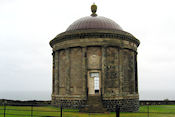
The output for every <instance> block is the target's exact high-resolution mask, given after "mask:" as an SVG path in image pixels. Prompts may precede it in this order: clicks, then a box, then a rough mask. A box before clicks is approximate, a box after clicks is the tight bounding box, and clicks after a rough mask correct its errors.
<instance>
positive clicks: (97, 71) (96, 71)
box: [87, 70, 101, 95]
mask: <svg viewBox="0 0 175 117" xmlns="http://www.w3.org/2000/svg"><path fill="white" fill-rule="evenodd" d="M90 73H99V93H95V89H94V94H89V82H90V78H91V77H90ZM87 74H88V80H87V81H88V82H87V88H88V95H100V94H101V70H88V72H87ZM93 83H94V80H93Z"/></svg>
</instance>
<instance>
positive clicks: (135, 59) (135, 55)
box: [134, 52, 138, 93]
mask: <svg viewBox="0 0 175 117" xmlns="http://www.w3.org/2000/svg"><path fill="white" fill-rule="evenodd" d="M134 64H135V65H134V66H135V92H136V93H138V72H137V70H138V68H137V52H135V53H134Z"/></svg>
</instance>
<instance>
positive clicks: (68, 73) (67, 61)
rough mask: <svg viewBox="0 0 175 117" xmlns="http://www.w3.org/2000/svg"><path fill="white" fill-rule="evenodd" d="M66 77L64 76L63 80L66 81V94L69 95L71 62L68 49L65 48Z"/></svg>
mask: <svg viewBox="0 0 175 117" xmlns="http://www.w3.org/2000/svg"><path fill="white" fill-rule="evenodd" d="M65 51H66V60H65V61H66V63H67V66H66V68H67V69H66V75H65V79H66V94H67V95H69V94H70V65H71V63H70V62H71V61H70V48H67V49H66V50H65Z"/></svg>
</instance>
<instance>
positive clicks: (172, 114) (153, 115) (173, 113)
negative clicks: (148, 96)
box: [0, 105, 175, 117]
mask: <svg viewBox="0 0 175 117" xmlns="http://www.w3.org/2000/svg"><path fill="white" fill-rule="evenodd" d="M3 109H4V107H3V106H0V113H1V115H0V117H4V115H2V114H3V113H4V110H3ZM6 109H7V110H6V117H25V115H28V117H30V115H31V114H33V115H39V116H41V117H47V116H60V112H58V111H60V109H59V108H55V107H33V108H31V107H29V106H23V107H17V106H7V107H6ZM31 110H33V113H31ZM49 111H53V112H49ZM147 112H148V107H147V106H141V107H140V109H139V112H138V113H121V114H120V117H148V113H147ZM8 114H9V115H8ZM14 114H18V115H14ZM26 117H27V116H26ZM63 117H115V113H114V112H112V113H103V114H94V113H80V112H78V110H76V109H74V110H73V109H64V110H63ZM149 117H175V105H158V106H149Z"/></svg>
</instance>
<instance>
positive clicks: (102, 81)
mask: <svg viewBox="0 0 175 117" xmlns="http://www.w3.org/2000/svg"><path fill="white" fill-rule="evenodd" d="M106 48H107V47H106V46H102V72H101V88H102V94H105V80H106V72H107V71H106V65H107V63H106Z"/></svg>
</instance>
